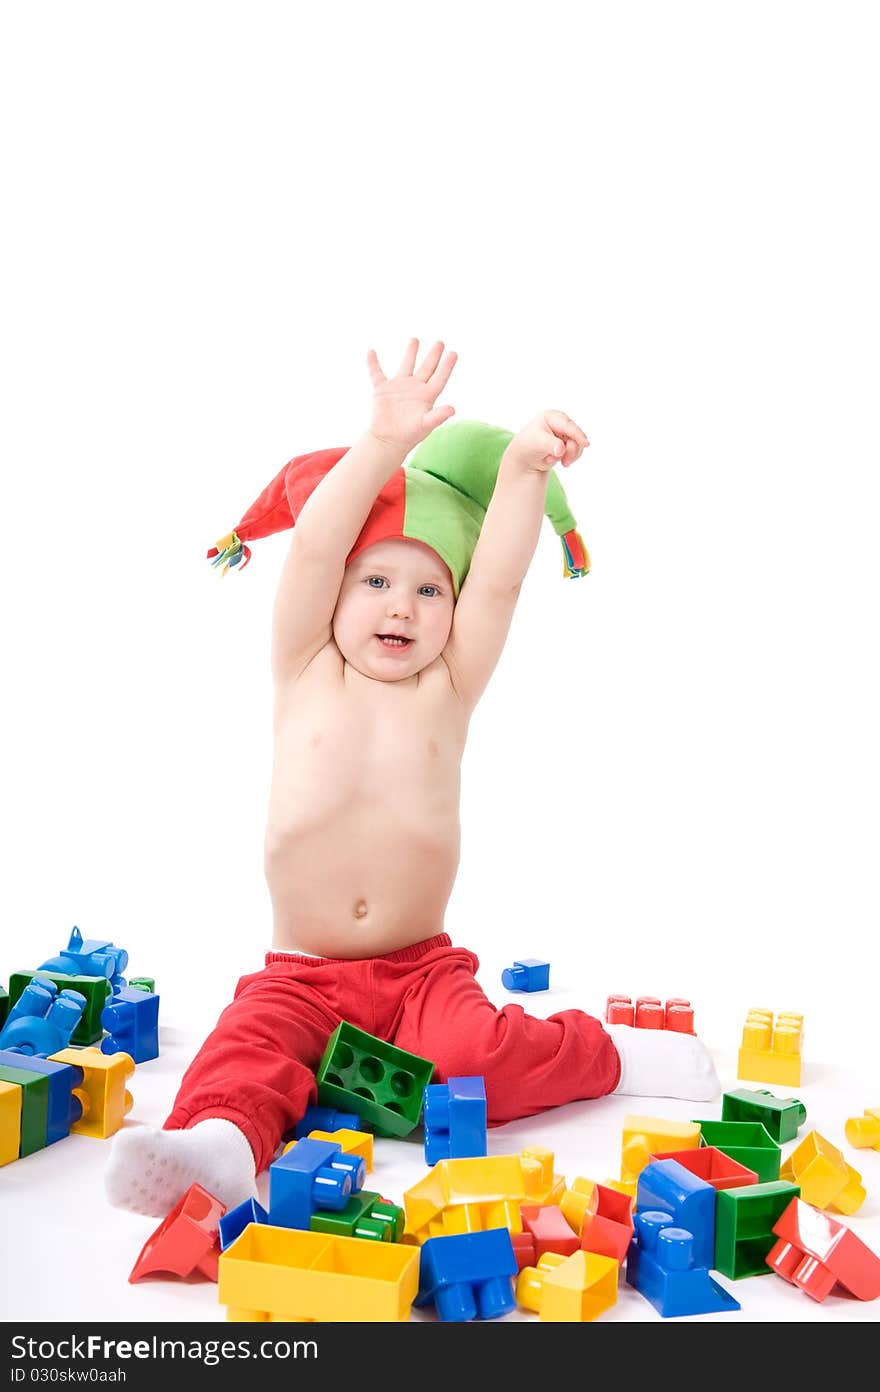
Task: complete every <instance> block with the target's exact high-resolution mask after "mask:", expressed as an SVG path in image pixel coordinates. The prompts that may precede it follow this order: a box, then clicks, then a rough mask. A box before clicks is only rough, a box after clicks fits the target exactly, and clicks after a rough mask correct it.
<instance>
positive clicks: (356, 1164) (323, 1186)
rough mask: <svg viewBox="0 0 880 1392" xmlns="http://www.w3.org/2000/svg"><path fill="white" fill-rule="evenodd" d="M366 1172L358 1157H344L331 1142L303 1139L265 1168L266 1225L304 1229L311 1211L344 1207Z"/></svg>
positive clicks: (337, 1146) (340, 1149)
mask: <svg viewBox="0 0 880 1392" xmlns="http://www.w3.org/2000/svg"><path fill="white" fill-rule="evenodd" d="M366 1172H367V1168H366V1165H365V1164H364V1161H363V1159H362V1158H361V1157H360V1156H359V1155H357V1156H353V1157H350V1156H345V1155H343V1153H342V1147H341V1146H340V1145H337V1144H336V1143H335V1142H331V1141H313V1140H310V1139H309V1137H308V1136H304V1137H303V1139H302V1140H301V1141H297V1142H296V1143H295V1144H294V1145H293V1146H291V1147H290V1149H289V1150H286V1151H285V1152H284V1154H283V1155H281V1156H279V1158H278V1159H277V1160H274V1161H273V1162H272V1164H271V1165H270V1166H269V1222H270V1223H271V1224H272V1225H273V1226H274V1227H282V1228H307V1227H308V1226H309V1223H310V1221H311V1217H312V1214H313V1213H314V1211H315V1209H320V1208H329V1209H333V1210H335V1211H337V1212H338V1211H339V1210H340V1209H342V1208H344V1207H345V1205H346V1204H347V1203H348V1200H349V1197H350V1195H351V1194H352V1193H356V1192H357V1190H358V1189H360V1188H362V1187H363V1182H364V1179H365V1178H366Z"/></svg>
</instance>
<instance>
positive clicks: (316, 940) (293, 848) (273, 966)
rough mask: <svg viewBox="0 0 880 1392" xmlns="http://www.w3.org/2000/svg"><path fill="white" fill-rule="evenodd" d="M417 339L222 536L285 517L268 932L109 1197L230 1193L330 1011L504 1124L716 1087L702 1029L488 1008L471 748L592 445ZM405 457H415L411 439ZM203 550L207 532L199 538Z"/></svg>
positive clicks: (237, 1195) (583, 563) (308, 1077)
mask: <svg viewBox="0 0 880 1392" xmlns="http://www.w3.org/2000/svg"><path fill="white" fill-rule="evenodd" d="M418 347H419V345H418V340H417V339H412V340H411V341H410V343H409V345H408V347H407V350H406V353H405V355H404V358H403V361H402V363H401V366H400V369H399V371H398V373H397V375H396V376H394V377H391V378H390V379H389V378H386V376H385V375H384V373H383V372H382V370H381V368H380V366H379V362H378V360H377V357H376V354H375V353H374V352H372V351H371V352H370V353H369V354H368V357H367V362H368V366H369V369H370V374H371V377H372V383H373V392H374V402H373V414H372V420H371V423H370V427H369V429H368V430H367V431H366V433H365V434H364V435H362V436H361V438H360V439H359V440H358V441H357V442H356V443H355V444H354V445H353V446H352V447H351V448H349V449H337V450H330V451H319V452H317V453H315V454H313V455H305V456H300V457H299V458H297V459H294V460H292V461H291V462H290V464H289V465H287V466H286V467H285V470H283V471H282V473H281V474H280V475H279V476H278V478H277V479H276V480H274V481H273V483H272V484H270V485H269V487H268V488H267V489H266V490H265V491H264V494H262V495H261V497H260V499H258V500H257V503H255V504H254V507H253V508H252V509H251V510H250V512H249V513H248V514H247V515H246V517H245V518H244V519H243V521H242V523H241V524H240V525H239V527H238V529H237V530H236V532H235V533H232V534H231V535H230V537H228V538H226V539H225V541H224V543H221V544H218V545H219V546H220V547H221V550H220V559H221V560H224V559H225V560H226V561H227V562H228V563H229V564H241V563H243V564H247V561H248V560H249V558H250V550H249V548H248V547H247V546H246V544H245V542H246V540H247V539H248V538H254V537H257V536H264V535H266V534H268V533H269V532H272V531H276V530H278V529H279V528H281V527H283V526H290V525H293V524H294V523H295V525H293V533H292V539H291V544H290V551H289V553H288V555H287V558H286V560H285V563H284V566H283V570H282V574H281V579H280V582H279V586H278V592H277V598H276V601H275V608H274V617H273V635H272V670H273V676H274V683H275V714H274V726H275V757H274V769H273V777H272V786H271V792H270V800H269V814H268V825H267V832H266V842H265V870H266V878H267V882H268V886H269V890H270V893H271V898H272V905H273V912H274V938H273V948H272V951H270V952H268V953H267V954H266V959H265V966H264V967H263V969H262V970H260V971H257V972H254V973H252V974H250V975H248V976H245V977H243V978H242V979H241V980H240V981H239V983H238V986H237V988H236V991H235V997H234V1000H233V1001H232V1003H231V1004H230V1005H228V1006H227V1007H226V1009H225V1010H224V1011H223V1012H222V1014H221V1016H220V1018H219V1020H218V1022H217V1025H216V1027H215V1029H214V1030H213V1032H212V1033H211V1034H210V1035H209V1037H208V1038H207V1040H206V1041H205V1043H204V1044H203V1045H202V1048H201V1050H200V1051H199V1053H198V1054H197V1056H196V1057H195V1059H194V1060H193V1062H192V1063H191V1064H190V1066H189V1068H188V1069H187V1071H186V1073H185V1075H184V1077H183V1080H182V1082H181V1086H180V1089H179V1092H178V1094H177V1098H176V1099H175V1102H174V1106H173V1108H172V1110H171V1113H170V1115H169V1116H168V1118H167V1120H166V1121H165V1123H164V1127H163V1129H161V1130H157V1129H154V1128H149V1127H143V1126H141V1127H131V1128H125V1129H123V1130H122V1131H120V1132H119V1133H118V1134H117V1136H116V1137H115V1139H114V1142H113V1148H112V1152H111V1158H110V1163H109V1166H108V1169H107V1172H106V1191H107V1195H108V1198H109V1200H110V1202H111V1203H113V1204H116V1205H118V1206H120V1207H124V1208H129V1209H133V1210H134V1211H136V1212H140V1213H146V1214H151V1215H153V1216H156V1217H160V1216H162V1215H164V1214H165V1213H166V1212H167V1211H168V1210H169V1209H170V1208H171V1207H172V1206H173V1205H174V1204H175V1203H176V1201H177V1200H178V1199H179V1198H180V1196H181V1195H182V1194H183V1193H184V1192H185V1191H186V1189H188V1188H189V1186H190V1185H191V1184H192V1183H194V1182H196V1181H197V1182H198V1183H200V1184H202V1185H203V1186H204V1187H205V1188H206V1189H208V1190H210V1192H211V1193H213V1194H215V1195H216V1196H217V1197H218V1198H219V1199H220V1200H221V1201H222V1202H223V1203H224V1204H226V1205H227V1207H233V1206H234V1205H236V1204H238V1203H240V1202H242V1201H243V1200H245V1199H247V1198H249V1197H251V1196H254V1195H255V1194H256V1187H255V1178H256V1175H257V1174H258V1173H260V1172H261V1171H262V1170H264V1169H265V1168H266V1167H267V1166H268V1165H269V1164H270V1163H271V1162H272V1160H273V1159H274V1158H275V1157H276V1154H277V1153H278V1151H279V1146H280V1145H281V1143H282V1141H283V1140H284V1139H285V1138H286V1137H288V1136H289V1134H290V1133H292V1131H293V1129H294V1128H295V1126H296V1123H297V1122H298V1121H299V1120H300V1118H301V1117H302V1115H303V1113H304V1112H305V1110H306V1108H307V1107H308V1106H309V1105H310V1104H313V1103H315V1102H316V1100H317V1091H316V1084H315V1077H314V1074H315V1069H316V1067H317V1065H318V1063H319V1061H320V1058H321V1055H322V1053H323V1052H324V1048H325V1045H326V1043H327V1040H328V1038H329V1036H330V1034H331V1033H332V1032H333V1030H334V1029H335V1028H336V1026H337V1025H338V1024H339V1023H340V1021H342V1020H345V1021H347V1022H349V1023H350V1024H352V1025H355V1026H356V1027H357V1028H359V1029H362V1030H365V1031H367V1032H368V1033H369V1034H372V1035H375V1036H378V1037H380V1038H382V1039H384V1040H387V1041H388V1042H390V1043H393V1044H395V1045H396V1046H397V1047H398V1048H400V1049H404V1050H406V1051H407V1052H409V1053H412V1054H417V1055H418V1056H419V1057H421V1058H425V1059H430V1060H432V1061H433V1062H434V1064H435V1071H434V1075H433V1080H434V1081H435V1082H443V1081H445V1080H446V1079H447V1078H448V1077H450V1076H469V1075H481V1076H482V1077H483V1079H484V1081H485V1087H486V1098H487V1107H488V1119H489V1121H490V1123H492V1124H495V1125H498V1124H500V1123H503V1122H506V1121H510V1120H512V1119H514V1118H516V1117H523V1116H530V1115H533V1114H534V1113H537V1112H540V1111H543V1110H544V1109H545V1108H548V1107H553V1106H557V1105H560V1104H562V1103H565V1102H571V1101H574V1100H576V1099H580V1098H592V1097H601V1096H604V1095H606V1094H608V1093H611V1092H618V1093H627V1094H630V1095H638V1096H664V1097H683V1098H689V1099H693V1100H695V1101H708V1100H711V1099H712V1098H713V1097H716V1096H717V1094H718V1092H719V1084H718V1079H717V1077H716V1074H715V1070H714V1067H713V1065H712V1061H711V1059H710V1056H709V1054H708V1052H707V1051H706V1049H705V1048H704V1046H703V1045H702V1043H701V1042H700V1041H699V1040H698V1039H697V1038H696V1037H693V1036H690V1035H685V1034H676V1033H673V1032H671V1031H651V1030H637V1029H633V1028H631V1027H629V1026H614V1025H603V1023H602V1022H600V1021H599V1020H598V1019H595V1018H593V1017H592V1016H590V1015H587V1014H585V1013H584V1012H582V1011H579V1010H563V1011H560V1012H559V1013H557V1014H555V1015H551V1016H550V1017H549V1018H548V1019H536V1018H533V1017H532V1016H529V1015H527V1014H526V1013H525V1012H524V1011H523V1009H522V1007H521V1006H519V1005H514V1004H509V1005H505V1006H503V1007H502V1008H501V1009H497V1008H496V1007H495V1006H494V1005H493V1004H492V1003H491V1002H490V1001H489V1000H488V999H487V997H486V996H485V994H484V993H483V990H482V989H481V987H480V986H479V985H478V984H477V981H476V971H477V968H478V966H479V963H478V960H477V958H476V956H475V955H474V954H473V953H472V952H470V951H468V950H467V949H465V948H464V947H459V946H454V945H453V944H452V942H451V939H450V938H449V936H448V935H447V934H446V933H445V932H444V913H445V910H446V905H447V902H448V899H449V896H450V893H451V891H452V886H453V883H454V880H455V875H456V871H457V867H458V860H459V840H460V837H459V786H460V764H461V757H462V753H463V750H464V746H465V740H466V738H467V732H468V723H469V720H470V717H471V714H472V712H473V710H474V707H475V706H476V704H477V702H478V700H479V698H480V695H481V694H482V692H483V690H484V688H485V686H486V684H487V682H488V681H489V678H490V676H491V674H492V671H493V669H494V667H495V665H496V663H497V661H498V658H499V656H500V654H501V651H502V648H503V646H504V642H505V639H506V636H507V632H508V629H509V626H510V622H511V619H512V616H513V612H514V609H515V607H516V602H517V598H518V595H519V592H520V587H521V584H522V581H523V578H524V576H525V574H526V571H527V569H528V566H529V563H530V561H531V559H532V556H533V554H534V551H535V548H536V545H537V542H538V537H539V533H540V527H541V523H542V519H543V517H544V515H545V510H546V512H547V514H548V515H549V516H550V517H551V520H553V521H554V525H555V526H556V528H557V531H559V532H560V533H561V534H563V545H564V550H565V555H566V573H567V574H581V573H583V572H584V571H585V569H586V568H587V565H588V561H587V559H586V553H585V551H583V550H582V543H581V541H580V537H579V536H578V534H577V532H576V531H574V530H573V518H572V517H571V514H570V513H569V512H568V510H567V505H566V503H565V497H564V494H563V493H562V489H561V486H560V485H559V482H558V479H557V478H556V475H555V474H554V473H553V466H554V465H555V464H557V463H560V464H562V465H563V467H569V466H570V465H571V464H573V463H574V462H575V460H576V459H578V458H579V456H580V455H581V453H582V452H583V450H584V449H586V448H587V447H588V445H589V440H588V439H587V437H586V435H585V434H584V432H583V430H582V429H581V428H580V426H578V425H576V424H575V422H574V421H573V420H571V419H570V418H569V417H568V416H567V415H565V413H564V412H562V411H558V410H548V411H545V412H544V413H543V414H542V415H539V416H537V417H536V418H535V419H534V420H532V421H531V422H530V423H529V424H528V425H526V426H525V427H524V428H523V429H522V430H520V431H519V433H518V434H515V435H512V434H511V433H510V432H507V431H502V430H499V429H496V428H494V427H491V426H484V425H482V424H480V423H479V422H474V423H467V422H456V423H454V424H452V425H449V426H447V427H446V428H445V429H438V428H437V427H439V426H442V425H443V423H444V422H445V421H447V420H448V419H449V417H450V416H452V415H453V414H454V410H453V407H451V406H448V405H447V406H437V405H436V404H435V403H436V401H437V398H438V397H439V396H440V393H441V392H442V391H443V388H444V387H445V386H446V384H447V382H448V380H449V377H450V374H451V372H452V370H453V367H454V365H455V361H456V355H455V354H454V353H452V352H448V353H446V355H445V357H444V355H443V349H444V345H443V344H442V343H440V342H438V343H435V344H434V346H433V347H432V348H431V349H430V351H429V352H428V353H427V354H426V355H425V356H424V358H423V360H422V362H421V364H420V366H418V367H417V366H416V360H417V356H418ZM417 446H418V447H419V449H418V450H416V454H415V455H414V457H413V459H412V460H411V461H410V462H409V464H408V465H407V467H406V468H404V467H403V464H404V460H405V459H406V458H407V456H408V455H409V454H410V452H411V451H413V450H414V449H415V448H416V447H417ZM209 554H217V553H216V552H214V553H209Z"/></svg>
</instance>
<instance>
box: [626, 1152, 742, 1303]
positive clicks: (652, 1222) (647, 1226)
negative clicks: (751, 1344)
mask: <svg viewBox="0 0 880 1392" xmlns="http://www.w3.org/2000/svg"><path fill="white" fill-rule="evenodd" d="M660 1163H661V1164H675V1161H674V1160H673V1161H661V1162H660ZM649 1168H650V1167H649ZM710 1192H711V1193H713V1194H714V1191H712V1190H710ZM626 1279H627V1282H628V1284H629V1285H631V1286H634V1287H635V1289H636V1290H637V1291H639V1293H640V1294H641V1295H643V1296H644V1297H645V1299H646V1300H650V1302H651V1304H652V1305H653V1306H654V1309H655V1310H656V1311H657V1313H658V1314H660V1315H662V1316H663V1318H664V1319H669V1318H674V1317H675V1316H677V1315H708V1314H721V1313H722V1312H724V1311H728V1310H738V1309H740V1304H739V1301H738V1300H735V1299H734V1298H733V1296H732V1295H731V1294H730V1292H729V1291H726V1290H725V1289H724V1287H723V1286H722V1285H719V1283H718V1282H717V1281H714V1280H713V1279H712V1277H711V1276H710V1275H709V1268H708V1266H706V1265H704V1264H702V1263H701V1262H700V1261H699V1260H698V1259H697V1257H696V1256H695V1254H694V1237H693V1234H692V1233H690V1232H689V1231H688V1230H687V1228H681V1227H678V1226H676V1222H675V1219H674V1218H672V1217H670V1215H669V1214H668V1213H664V1212H660V1211H659V1210H657V1211H655V1210H652V1209H645V1210H643V1211H641V1212H637V1213H636V1217H635V1232H634V1233H633V1240H632V1242H631V1243H630V1246H629V1251H628V1253H627V1257H626Z"/></svg>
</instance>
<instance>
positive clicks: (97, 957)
mask: <svg viewBox="0 0 880 1392" xmlns="http://www.w3.org/2000/svg"><path fill="white" fill-rule="evenodd" d="M127 966H128V953H127V952H126V951H125V948H123V947H114V945H113V943H112V942H110V940H109V939H108V938H86V939H85V940H83V935H82V933H81V932H80V931H79V929H78V928H73V929H72V931H71V934H70V940H69V941H68V944H67V947H63V948H62V949H61V951H60V952H59V954H58V956H57V957H49V958H48V959H47V960H46V961H45V962H41V963H40V965H39V968H38V970H39V971H50V972H51V971H60V972H74V973H76V974H78V975H80V976H106V978H107V980H108V981H109V982H110V986H111V989H113V990H115V988H116V987H117V986H124V985H125V984H126V983H125V978H124V977H123V976H122V972H124V971H125V968H126V967H127Z"/></svg>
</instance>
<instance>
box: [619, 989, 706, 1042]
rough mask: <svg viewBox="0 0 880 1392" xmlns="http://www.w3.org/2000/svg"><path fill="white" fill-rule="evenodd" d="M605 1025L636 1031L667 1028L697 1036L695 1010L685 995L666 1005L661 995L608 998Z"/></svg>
mask: <svg viewBox="0 0 880 1392" xmlns="http://www.w3.org/2000/svg"><path fill="white" fill-rule="evenodd" d="M605 1023H606V1024H608V1025H633V1026H634V1027H635V1028H636V1029H667V1030H675V1031H676V1033H678V1034H693V1033H694V1009H693V1006H692V1005H691V1003H690V1001H689V1000H685V999H684V998H683V997H682V996H670V998H669V999H668V1000H667V1002H666V1005H665V1006H664V1005H663V1004H662V1002H661V1000H660V997H659V996H639V997H638V998H637V999H636V1003H635V1005H633V1002H632V997H631V996H608V998H607V1000H606V1002H605Z"/></svg>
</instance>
